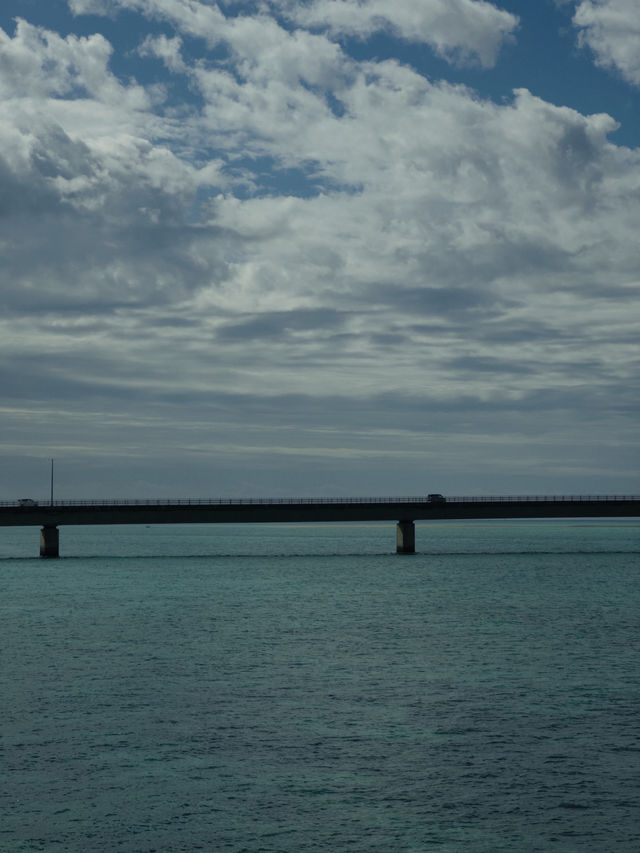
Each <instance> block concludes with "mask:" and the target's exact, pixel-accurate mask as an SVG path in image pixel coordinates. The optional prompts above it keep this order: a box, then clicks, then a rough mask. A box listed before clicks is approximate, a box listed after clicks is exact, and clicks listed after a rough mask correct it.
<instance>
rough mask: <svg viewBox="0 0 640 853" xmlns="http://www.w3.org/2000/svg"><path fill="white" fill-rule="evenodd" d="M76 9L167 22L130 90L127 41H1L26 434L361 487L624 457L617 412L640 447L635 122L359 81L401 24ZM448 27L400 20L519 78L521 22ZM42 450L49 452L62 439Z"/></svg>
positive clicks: (517, 99) (10, 350)
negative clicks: (388, 462) (338, 465)
mask: <svg viewBox="0 0 640 853" xmlns="http://www.w3.org/2000/svg"><path fill="white" fill-rule="evenodd" d="M70 7H71V8H72V10H73V11H74V12H75V13H76V14H78V15H80V14H88V13H92V14H97V13H103V14H106V13H109V14H113V15H115V16H116V19H115V20H117V13H118V11H121V10H123V9H127V10H128V11H129V12H132V13H136V14H139V15H144V16H146V18H145V25H146V26H145V27H143V28H141V32H143V35H141V38H140V44H139V47H138V51H137V53H133V52H131V53H130V54H129V55H128V56H127V60H128V61H129V62H130V63H131V65H129V66H128V70H129V72H130V73H128V74H127V75H125V74H123V73H121V72H119V71H118V63H117V60H118V59H119V58H120V59H121V57H119V56H118V44H117V39H116V38H115V36H113V39H114V41H113V43H112V42H110V41H108V40H107V38H106V36H105V35H100V34H95V35H91V36H89V37H78V36H73V35H69V36H66V37H63V36H61V35H59V34H57V33H55V32H52V31H50V30H46V29H44V28H42V27H35V26H33V25H31V24H28V23H26V22H24V21H22V22H18V24H17V27H16V30H15V32H14V34H13V36H11V37H10V36H8V35H7V34H6V33H3V32H2V31H0V63H1V65H0V68H1V69H2V74H1V75H0V79H1V80H2V84H1V85H2V86H3V87H4V88H3V90H2V94H3V100H2V106H0V223H1V224H2V229H1V230H0V250H1V251H2V256H3V264H4V269H5V271H6V273H5V277H4V279H3V287H2V303H3V314H2V317H1V318H0V335H1V340H2V344H1V346H2V353H3V360H4V368H5V372H4V374H3V376H4V378H5V385H4V387H5V389H6V397H5V402H6V404H7V406H9V403H12V404H13V409H12V411H13V410H14V409H15V410H16V411H17V410H21V411H22V410H23V409H25V410H27V409H28V408H29V406H31V407H32V408H33V410H34V411H39V412H48V411H50V410H52V409H55V410H56V411H58V412H60V413H61V414H60V415H59V418H58V416H56V418H58V419H57V420H56V418H54V419H53V420H55V422H56V423H58V425H59V426H58V428H59V429H60V432H59V433H58V435H59V436H63V435H64V434H65V429H66V426H65V424H67V421H68V420H69V419H72V417H73V414H74V413H78V414H81V413H83V412H91V413H93V414H92V416H91V418H89V422H90V423H91V424H92V425H93V426H95V433H94V434H93V437H91V438H86V437H85V439H82V437H81V435H80V433H81V432H83V431H86V424H87V421H85V420H81V424H82V429H79V430H78V433H77V434H75V433H74V440H75V441H77V442H78V446H80V445H81V446H82V447H83V448H85V450H86V452H87V453H90V451H91V448H93V447H95V448H100V447H102V448H103V449H102V450H100V453H106V452H107V451H106V450H104V447H105V446H106V445H107V444H108V443H109V441H110V439H109V435H110V434H111V435H112V436H115V438H112V439H111V440H112V442H113V443H112V444H111V445H110V446H111V447H112V450H111V452H112V454H113V456H114V458H115V457H117V455H118V454H119V453H121V452H124V450H123V448H125V449H126V452H127V453H128V454H130V455H131V458H133V457H135V455H136V453H137V454H139V455H140V456H141V457H145V458H151V457H155V455H157V454H159V453H160V450H159V448H161V447H167V446H170V445H171V444H172V443H173V444H174V445H175V448H176V451H175V452H176V453H177V454H178V455H179V454H184V455H186V456H190V457H191V456H193V457H198V458H200V459H202V458H204V457H205V456H206V454H207V448H209V449H210V450H211V454H212V455H213V456H214V457H215V458H216V459H218V460H221V459H226V460H229V459H232V460H234V464H236V463H237V464H242V463H241V460H242V458H243V454H245V456H246V455H247V454H250V455H251V458H252V459H256V460H258V459H259V458H260V454H261V453H262V454H264V456H263V459H269V460H271V461H270V462H269V463H268V464H269V465H271V464H273V465H274V466H275V464H276V463H275V462H274V460H276V461H277V459H278V458H280V457H284V456H286V457H287V458H290V457H291V458H293V457H296V460H297V463H296V464H300V465H301V466H302V468H303V469H304V470H311V462H309V460H312V459H317V458H318V457H323V458H325V459H330V458H332V457H335V458H340V459H341V460H345V459H348V458H349V456H351V457H352V458H353V459H354V460H355V459H357V460H359V461H357V462H355V461H354V463H353V465H354V466H355V468H354V470H355V469H358V471H359V472H360V475H362V472H363V471H365V469H366V460H367V459H375V460H378V461H379V460H380V459H381V457H385V456H386V457H388V458H389V459H391V458H393V459H394V460H396V462H397V461H398V460H399V459H402V465H404V466H405V470H406V471H407V472H411V473H410V474H408V475H407V476H411V477H413V476H417V475H415V474H414V473H413V472H412V468H415V463H414V462H412V459H415V458H420V459H421V460H425V459H429V460H430V461H432V460H433V459H434V458H441V459H442V460H451V459H455V458H456V457H457V458H462V457H463V458H465V459H470V458H471V457H472V455H473V453H474V452H475V453H476V455H477V454H478V453H482V452H484V451H482V448H486V447H490V448H491V453H490V454H487V455H486V456H483V457H482V458H483V460H485V461H486V464H487V465H489V461H487V460H489V459H491V460H493V461H494V462H496V464H498V463H499V464H500V465H501V466H502V467H504V468H506V467H507V466H506V462H505V461H504V460H503V461H500V459H501V452H502V450H503V447H502V446H501V444H500V441H499V440H498V439H497V438H496V436H498V435H500V436H503V437H504V436H506V435H510V436H511V437H512V438H511V439H510V440H512V441H513V442H514V444H513V448H512V452H511V455H509V461H510V462H511V463H512V462H513V456H515V455H517V454H516V449H515V448H516V445H517V438H518V437H519V439H520V441H521V442H524V446H526V447H528V446H530V441H531V439H532V437H533V438H535V436H536V435H540V434H541V433H544V434H546V435H547V436H549V438H550V446H553V447H554V448H555V450H554V452H555V454H556V456H555V458H556V459H563V458H565V453H566V446H567V444H568V443H570V440H571V436H575V431H576V429H580V430H583V429H584V425H585V424H588V425H589V426H588V428H587V430H588V432H589V436H588V438H586V437H585V440H586V441H587V442H594V443H596V444H597V443H598V442H605V441H610V440H612V438H611V437H612V430H611V428H610V427H609V428H608V427H607V413H609V415H610V416H613V415H612V413H615V420H616V428H615V434H616V436H617V437H618V438H616V440H620V441H621V442H622V443H623V444H624V447H625V448H630V447H631V446H632V438H631V433H632V431H631V430H630V428H629V425H630V424H631V422H632V419H633V417H635V414H637V411H636V410H635V409H634V405H636V404H635V403H634V399H635V398H634V397H633V394H634V393H636V391H637V388H636V386H637V361H638V358H637V349H636V347H637V342H636V330H635V323H634V316H635V315H634V312H635V310H636V308H637V300H638V294H639V292H640V283H639V281H638V275H637V269H638V249H637V233H638V230H639V228H640V204H639V203H638V198H640V192H639V190H640V155H639V154H638V152H637V151H633V150H631V149H628V148H619V147H617V146H616V145H614V144H613V143H612V142H611V141H610V139H609V137H608V135H609V134H610V133H611V132H612V131H613V130H614V129H615V128H616V124H615V122H614V121H613V120H612V119H611V118H610V117H609V116H607V115H583V114H581V113H580V112H578V111H576V110H573V109H570V108H566V107H565V108H559V107H556V106H553V105H552V104H549V103H547V102H545V101H544V100H542V99H540V98H537V97H535V96H534V95H533V94H531V93H530V92H528V91H527V90H524V89H519V90H517V91H516V92H515V93H514V96H513V98H512V99H511V100H509V101H505V102H502V103H499V104H498V103H495V102H493V101H491V100H488V99H483V98H482V97H480V96H479V95H478V94H477V92H475V91H473V90H471V89H469V88H468V87H465V86H462V85H452V84H450V83H447V82H445V81H440V82H438V81H430V80H428V79H426V78H425V77H424V76H422V75H421V74H419V73H418V72H417V71H416V70H414V69H413V68H411V67H410V66H408V65H407V64H405V63H403V62H402V61H400V60H399V59H398V60H386V61H376V60H375V59H373V58H371V59H368V60H357V59H355V58H354V57H353V56H351V55H349V53H348V51H347V49H346V47H345V45H344V44H342V43H341V42H340V41H339V37H340V35H341V34H343V35H344V34H352V35H360V36H362V37H366V34H367V33H369V32H371V31H372V30H371V29H370V28H371V27H373V26H374V25H375V26H376V27H378V26H380V27H381V28H383V29H385V28H387V27H388V21H387V19H383V18H381V19H380V20H379V19H378V18H376V17H375V16H376V15H378V14H380V15H382V13H381V12H380V10H378V11H376V9H377V6H376V5H375V4H374V3H369V4H346V3H345V4H340V5H338V4H335V3H328V2H327V3H314V4H311V5H306V6H300V5H298V4H296V5H295V6H291V5H289V6H285V5H284V4H279V5H278V6H277V7H276V6H275V5H272V6H270V7H265V6H262V7H261V11H260V13H259V14H255V15H250V14H244V15H241V16H237V15H236V16H234V15H232V14H230V13H229V14H227V15H225V14H223V12H222V11H221V10H220V8H218V7H216V6H211V5H203V4H201V3H196V2H190V3H188V4H187V3H184V2H181V0H117V2H116V0H113V2H111V3H107V2H106V0H105V2H99V3H98V2H97V0H92V2H89V0H74V2H71V3H70ZM447 8H448V9H449V10H450V13H451V16H452V17H451V19H450V20H449V19H447V21H448V23H447V26H448V27H449V29H448V30H447V29H446V27H445V26H444V23H443V20H444V19H442V20H441V19H440V18H438V14H440V12H441V11H442V8H441V7H440V5H439V4H436V3H423V4H419V5H416V4H411V3H408V2H407V3H404V4H399V5H398V11H397V16H396V15H395V12H394V21H395V24H394V26H396V30H394V33H395V34H396V36H397V35H398V34H400V36H402V37H403V38H404V37H406V36H407V35H408V34H410V27H412V26H414V25H415V30H416V32H417V33H418V35H419V37H420V38H421V39H422V38H424V39H426V38H427V30H428V31H429V33H431V34H432V35H431V36H429V38H432V39H433V40H434V42H433V43H434V44H436V42H435V39H436V35H437V37H438V38H439V39H441V40H443V41H442V44H444V45H445V47H443V48H442V50H446V52H448V51H450V50H454V47H455V49H456V50H463V51H466V52H467V53H469V54H470V53H475V55H476V57H480V58H481V60H482V62H484V63H485V64H490V62H492V61H493V59H492V57H494V56H495V50H497V46H498V45H499V43H501V42H502V41H503V39H504V37H505V36H506V35H507V34H508V33H510V32H512V31H513V26H514V22H513V20H512V19H511V16H507V17H505V16H504V15H503V13H498V10H497V9H496V7H494V6H493V5H491V4H480V3H468V4H463V3H459V4H449V5H448V6H447ZM274 9H277V10H278V13H279V14H278V16H274V15H271V14H270V10H274ZM394 9H395V7H394ZM463 11H466V12H468V13H469V16H470V17H469V18H468V20H467V21H466V23H465V22H464V21H463V20H462V17H463V16H461V13H462V12H463ZM340 15H342V16H343V18H344V19H345V20H346V17H348V21H350V22H351V23H348V24H347V23H345V22H344V21H343V23H342V24H340V21H341V20H342V19H341V18H340ZM287 16H289V17H287ZM305 16H306V18H305ZM345 16H346V17H345ZM412 16H414V17H412ZM415 16H417V17H415ZM420 16H422V17H420ZM429 16H431V17H429ZM474 16H476V17H474ZM294 18H295V20H296V28H291V24H290V22H291V20H293V19H294ZM158 21H161V22H162V27H160V28H158V27H157V26H156V24H157V22H158ZM412 21H413V22H414V23H413V24H412V23H411V22H412ZM429 21H430V22H431V24H433V26H432V27H431V24H429ZM166 22H169V23H170V25H171V27H172V29H173V32H172V33H171V34H167V32H166V28H165V27H164V25H165V24H166ZM93 23H95V21H94V22H93ZM339 24H340V26H339ZM428 24H429V26H428ZM481 24H482V25H481ZM340 27H342V29H340ZM420 27H423V30H421V29H420ZM465 27H467V29H465ZM349 28H351V29H349ZM368 28H369V29H368ZM403 28H404V29H403ZM113 32H115V30H114V31H113ZM402 33H405V35H402ZM443 33H444V35H443ZM446 33H450V35H446ZM491 33H492V34H493V35H490V34H491ZM196 36H199V37H201V38H200V42H199V43H200V47H199V49H198V50H194V49H193V40H194V38H195V37H196ZM445 36H446V38H445ZM492 38H493V41H492V40H491V39H492ZM447 39H448V41H447ZM203 45H204V46H203ZM214 45H215V50H214V49H213V46H214ZM438 50H440V48H438ZM142 81H147V82H146V83H145V82H142ZM178 86H180V87H182V88H181V89H180V91H182V92H183V93H184V92H186V93H187V94H186V95H185V96H184V100H183V102H181V103H180V104H179V105H178V106H176V103H175V101H174V100H171V99H170V98H169V97H167V98H166V99H165V98H163V96H162V92H163V91H164V92H170V91H171V89H172V87H178ZM52 400H55V405H53V402H52ZM105 413H107V414H108V415H109V418H108V419H107V420H106V421H105V422H104V423H102V424H101V422H100V417H101V416H103V417H104V415H105ZM12 417H13V416H12ZM15 417H16V418H18V415H15ZM113 419H116V420H118V427H117V429H115V428H114V432H113V433H110V432H109V429H110V426H109V425H113V424H112V421H113ZM49 423H51V421H49ZM141 424H142V425H143V426H140V425H141ZM127 425H128V426H129V427H130V430H131V432H130V435H129V438H127V437H126V432H127ZM147 428H148V431H147ZM33 430H34V432H33V434H32V435H33V438H32V440H33V441H34V442H36V443H41V444H42V445H43V446H45V445H46V444H47V418H46V416H44V415H43V417H42V418H41V419H37V425H36V426H34V427H33ZM145 436H146V437H145ZM149 436H152V437H151V438H149ZM514 436H515V438H514ZM436 439H437V441H436ZM56 441H60V442H63V439H62V437H60V438H57V439H56ZM67 441H69V442H70V443H73V442H71V440H70V439H69V438H65V439H64V442H67ZM465 441H466V442H468V444H467V449H466V450H462V449H461V448H463V446H464V442H465ZM505 441H506V439H505ZM11 442H12V446H13V445H15V446H16V448H17V447H18V446H19V447H20V448H21V450H20V452H26V444H28V442H27V441H26V438H25V436H24V435H21V434H20V431H19V430H17V431H15V432H12V433H11ZM64 442H63V443H64ZM435 445H437V448H438V449H437V450H434V449H433V447H434V446H435ZM521 446H522V445H521ZM65 448H66V449H65V452H70V451H69V449H68V448H67V446H66V444H65ZM87 448H88V449H87ZM83 452H84V451H83ZM96 452H97V450H96ZM625 452H627V451H625ZM630 452H631V451H628V453H627V457H626V458H627V459H628V458H629V454H630ZM439 454H440V457H439V456H438V455H439ZM549 454H550V455H553V454H552V452H551V451H549ZM301 459H302V460H305V459H306V460H307V461H303V462H301V461H300V460H301ZM256 464H258V462H257V461H256ZM264 464H265V465H267V463H266V462H265V463H264ZM287 464H289V463H287ZM290 464H291V468H288V469H287V470H288V471H289V474H288V475H287V476H290V477H292V478H293V477H294V473H293V472H294V467H293V466H294V462H291V463H290ZM483 464H485V462H484V461H483ZM523 464H525V463H523ZM442 465H443V466H444V465H445V462H444V461H443V462H442ZM526 465H528V466H529V468H530V470H533V469H534V468H535V463H534V462H533V461H532V462H531V463H528V462H527V463H526ZM305 466H308V467H305ZM358 466H361V467H358ZM196 467H197V466H196ZM587 467H588V466H587ZM620 469H621V470H623V469H624V470H625V471H628V470H630V468H629V465H628V463H625V465H624V466H620ZM345 476H346V475H345ZM624 476H627V474H625V475H624ZM332 477H333V479H332V480H331V482H333V483H334V484H340V485H339V488H340V490H345V489H347V487H348V484H347V483H345V482H344V481H341V480H340V475H339V473H336V474H335V477H334V474H332ZM229 482H232V480H230V481H229ZM323 482H325V484H326V481H324V480H323ZM327 487H328V486H327Z"/></svg>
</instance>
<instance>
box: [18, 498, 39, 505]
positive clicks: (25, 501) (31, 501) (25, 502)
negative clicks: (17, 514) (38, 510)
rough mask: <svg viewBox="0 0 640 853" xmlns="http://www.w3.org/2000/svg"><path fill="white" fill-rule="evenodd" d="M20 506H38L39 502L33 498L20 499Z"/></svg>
mask: <svg viewBox="0 0 640 853" xmlns="http://www.w3.org/2000/svg"><path fill="white" fill-rule="evenodd" d="M18 506H38V501H34V499H33V498H20V499H19V500H18Z"/></svg>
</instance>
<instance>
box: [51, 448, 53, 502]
mask: <svg viewBox="0 0 640 853" xmlns="http://www.w3.org/2000/svg"><path fill="white" fill-rule="evenodd" d="M51 506H53V459H52V460H51Z"/></svg>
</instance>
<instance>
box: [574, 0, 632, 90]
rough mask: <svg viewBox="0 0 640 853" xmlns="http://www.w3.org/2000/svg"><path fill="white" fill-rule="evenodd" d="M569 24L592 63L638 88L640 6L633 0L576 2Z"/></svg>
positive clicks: (582, 0) (580, 0) (586, 0)
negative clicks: (615, 72)
mask: <svg viewBox="0 0 640 853" xmlns="http://www.w3.org/2000/svg"><path fill="white" fill-rule="evenodd" d="M573 22H574V24H575V26H576V27H578V28H579V29H580V41H581V43H582V44H583V45H587V46H588V47H589V48H591V50H592V51H593V53H594V55H595V58H596V62H597V63H598V65H601V66H603V67H605V68H612V69H616V70H617V71H618V72H619V73H620V74H621V75H622V76H623V77H624V79H625V80H627V81H628V82H629V83H631V84H633V85H634V86H640V49H639V45H640V5H639V4H638V2H637V0H579V2H578V4H577V6H576V11H575V15H574V18H573Z"/></svg>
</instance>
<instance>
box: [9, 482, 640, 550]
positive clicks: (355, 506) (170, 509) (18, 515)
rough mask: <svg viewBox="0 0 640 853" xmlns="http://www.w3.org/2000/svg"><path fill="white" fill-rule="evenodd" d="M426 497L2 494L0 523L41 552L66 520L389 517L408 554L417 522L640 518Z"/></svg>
mask: <svg viewBox="0 0 640 853" xmlns="http://www.w3.org/2000/svg"><path fill="white" fill-rule="evenodd" d="M430 497H431V499H428V498H426V497H407V498H276V499H263V498H254V499H247V500H237V499H229V500H223V499H217V500H176V501H153V500H147V501H144V500H123V501H115V500H114V501H108V500H107V501H98V500H96V501H90V500H79V501H56V502H55V503H48V504H38V503H35V502H34V501H25V500H23V501H3V502H0V527H1V526H4V527H9V526H11V527H15V526H27V525H31V526H38V527H41V533H40V556H42V557H57V556H58V555H59V531H58V527H59V526H61V525H65V524H66V525H80V524H188V523H192V524H245V523H252V524H255V523H267V522H288V523H295V522H306V523H309V522H345V521H395V522H396V524H397V528H396V529H397V534H396V551H397V553H399V554H413V553H414V552H415V523H414V522H416V521H435V520H442V519H449V520H465V519H483V518H484V519H489V518H493V519H498V518H532V519H533V518H604V517H609V518H611V517H619V518H623V517H627V518H628V517H640V497H638V496H637V495H636V496H630V495H580V496H575V495H558V496H533V495H527V496H514V497H447V498H446V499H444V498H442V497H441V496H439V495H434V496H430Z"/></svg>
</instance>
